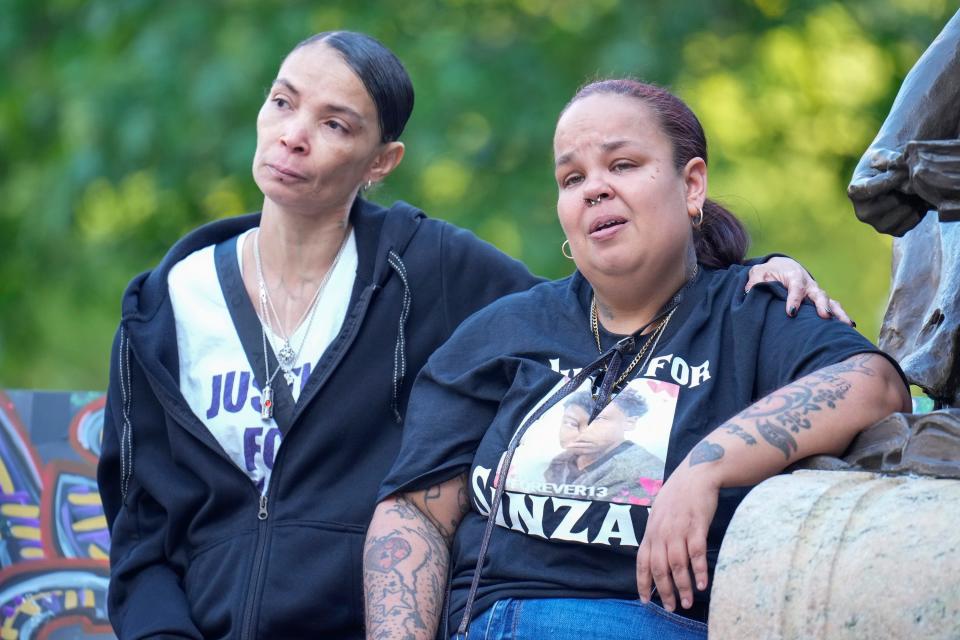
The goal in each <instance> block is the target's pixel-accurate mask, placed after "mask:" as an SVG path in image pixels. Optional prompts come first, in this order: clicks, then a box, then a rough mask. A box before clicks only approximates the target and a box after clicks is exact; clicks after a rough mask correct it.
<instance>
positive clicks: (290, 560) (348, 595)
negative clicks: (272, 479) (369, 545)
mask: <svg viewBox="0 0 960 640" xmlns="http://www.w3.org/2000/svg"><path fill="white" fill-rule="evenodd" d="M364 535H365V529H364V528H363V527H360V526H356V525H353V526H351V525H342V524H338V523H328V522H304V521H297V522H282V523H277V524H276V525H275V527H274V530H273V538H272V540H271V544H270V552H269V553H270V556H269V563H268V565H267V575H266V581H265V583H264V589H263V594H264V595H263V598H264V602H263V605H262V606H261V608H260V625H259V630H260V631H261V632H262V633H270V634H272V636H273V637H281V636H282V637H304V638H306V637H331V636H333V635H336V636H337V637H353V636H354V635H357V636H358V637H360V634H361V632H362V629H363V626H362V625H363V573H362V564H361V557H362V552H363V541H364ZM268 600H269V601H268Z"/></svg>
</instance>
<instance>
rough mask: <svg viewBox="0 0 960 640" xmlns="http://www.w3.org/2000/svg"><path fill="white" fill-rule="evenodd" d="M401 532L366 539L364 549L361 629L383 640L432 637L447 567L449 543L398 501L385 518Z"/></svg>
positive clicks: (405, 502) (404, 502)
mask: <svg viewBox="0 0 960 640" xmlns="http://www.w3.org/2000/svg"><path fill="white" fill-rule="evenodd" d="M385 514H392V515H394V516H397V517H398V518H399V519H400V522H401V523H402V526H399V527H396V528H394V529H393V530H391V531H389V532H388V533H386V534H385V535H382V536H376V535H373V534H372V533H371V534H369V535H368V536H367V542H366V546H365V549H364V563H363V569H364V571H363V573H364V588H365V600H366V615H367V620H366V625H367V629H368V630H369V631H370V632H371V635H372V636H373V637H375V638H382V639H384V640H387V639H390V640H393V639H394V638H401V639H410V640H412V639H413V638H416V637H418V636H419V637H431V638H432V637H433V633H434V632H435V631H436V629H435V626H436V623H437V621H438V620H439V619H440V610H441V607H442V606H443V598H444V595H445V590H446V589H445V588H446V578H447V575H446V567H447V565H448V563H449V554H450V551H449V548H448V542H447V540H446V539H445V538H444V537H443V535H442V534H441V533H440V532H439V531H438V530H437V528H436V525H435V524H433V522H431V521H430V520H429V519H428V518H427V516H426V515H424V514H423V513H422V512H421V511H420V509H418V508H417V507H416V505H414V504H413V503H411V502H410V501H409V500H408V499H407V498H405V497H403V496H399V497H397V498H396V499H395V501H394V504H393V505H391V507H390V508H389V509H388V510H387V511H386V512H385Z"/></svg>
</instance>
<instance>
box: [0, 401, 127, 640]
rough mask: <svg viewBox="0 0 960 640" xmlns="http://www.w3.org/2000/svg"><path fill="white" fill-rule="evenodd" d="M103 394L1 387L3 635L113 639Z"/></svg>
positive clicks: (9, 638) (38, 639)
mask: <svg viewBox="0 0 960 640" xmlns="http://www.w3.org/2000/svg"><path fill="white" fill-rule="evenodd" d="M103 406H104V396H103V394H100V393H89V392H87V393H77V392H52V391H15V390H10V391H5V392H4V391H0V640H68V639H72V638H85V639H98V640H99V639H107V638H113V637H114V636H113V634H112V633H111V631H110V625H109V623H108V621H107V582H108V579H109V567H108V561H107V558H108V556H109V549H110V538H109V534H108V531H107V523H106V519H105V518H104V515H103V506H102V505H101V503H100V495H99V494H98V493H97V483H96V463H97V457H98V456H99V454H100V438H101V434H102V431H103Z"/></svg>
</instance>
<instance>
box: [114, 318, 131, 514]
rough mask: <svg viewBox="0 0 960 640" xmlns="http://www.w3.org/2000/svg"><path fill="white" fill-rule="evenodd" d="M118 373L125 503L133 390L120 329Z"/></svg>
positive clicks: (127, 342)
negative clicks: (121, 417)
mask: <svg viewBox="0 0 960 640" xmlns="http://www.w3.org/2000/svg"><path fill="white" fill-rule="evenodd" d="M117 359H118V362H117V365H118V369H119V372H120V407H121V409H120V410H121V413H122V415H123V427H122V429H121V432H120V496H121V498H122V499H123V500H124V501H126V499H127V491H128V490H129V489H130V479H131V478H133V424H132V423H131V422H130V413H131V409H132V405H133V388H132V386H131V381H130V338H128V337H127V334H126V332H125V331H124V329H123V327H122V326H121V327H120V348H119V349H118V353H117Z"/></svg>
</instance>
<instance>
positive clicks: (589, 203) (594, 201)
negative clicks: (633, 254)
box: [584, 193, 609, 207]
mask: <svg viewBox="0 0 960 640" xmlns="http://www.w3.org/2000/svg"><path fill="white" fill-rule="evenodd" d="M608 197H609V196H608V195H607V194H605V193H601V194H600V195H598V196H597V197H596V199H594V198H584V200H586V201H587V206H588V207H595V206H597V205H598V204H600V201H601V200H603V199H605V198H608Z"/></svg>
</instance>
